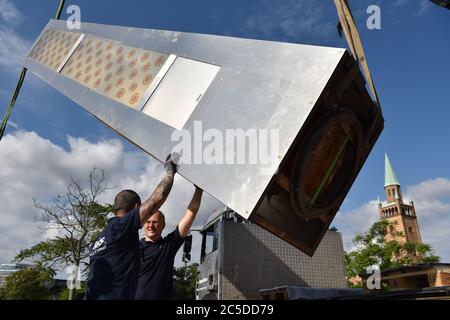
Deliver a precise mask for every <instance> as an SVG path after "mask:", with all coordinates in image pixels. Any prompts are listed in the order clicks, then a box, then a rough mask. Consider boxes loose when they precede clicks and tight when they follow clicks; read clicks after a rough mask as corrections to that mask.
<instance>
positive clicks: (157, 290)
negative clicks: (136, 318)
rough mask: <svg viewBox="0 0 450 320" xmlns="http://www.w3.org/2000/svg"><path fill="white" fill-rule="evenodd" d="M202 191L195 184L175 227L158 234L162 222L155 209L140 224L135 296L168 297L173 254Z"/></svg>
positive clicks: (163, 298)
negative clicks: (138, 265) (140, 234)
mask: <svg viewBox="0 0 450 320" xmlns="http://www.w3.org/2000/svg"><path fill="white" fill-rule="evenodd" d="M202 193H203V191H202V190H201V189H200V188H198V187H197V186H196V187H195V192H194V196H193V197H192V200H191V202H190V204H189V206H188V207H187V209H186V211H185V214H184V216H183V218H182V219H181V221H180V223H179V224H178V226H177V227H176V228H175V230H174V231H173V232H171V233H169V234H168V235H167V236H166V237H164V238H162V237H161V233H162V231H163V229H164V227H165V226H166V221H165V217H164V214H163V213H162V212H161V211H158V212H156V213H154V214H152V215H151V216H150V218H148V220H147V221H146V223H145V224H144V227H143V231H144V234H145V238H143V239H141V243H140V244H141V247H140V250H141V252H140V267H139V280H138V286H137V289H136V296H135V298H136V299H137V300H169V299H171V298H172V286H173V266H174V259H175V255H176V253H177V251H178V249H180V247H181V245H182V244H183V242H184V238H185V237H186V236H187V235H188V234H189V230H190V229H191V226H192V223H193V222H194V219H195V217H196V215H197V212H198V209H199V207H200V202H201V197H202Z"/></svg>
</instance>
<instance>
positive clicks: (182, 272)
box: [173, 263, 198, 300]
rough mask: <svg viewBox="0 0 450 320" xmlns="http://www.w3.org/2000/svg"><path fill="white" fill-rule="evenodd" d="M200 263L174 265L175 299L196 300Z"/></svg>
mask: <svg viewBox="0 0 450 320" xmlns="http://www.w3.org/2000/svg"><path fill="white" fill-rule="evenodd" d="M197 270H198V264H197V263H193V264H191V265H189V266H184V267H180V268H175V267H174V270H173V271H174V272H173V278H174V284H173V289H174V299H175V300H195V289H196V282H197V274H198V271H197Z"/></svg>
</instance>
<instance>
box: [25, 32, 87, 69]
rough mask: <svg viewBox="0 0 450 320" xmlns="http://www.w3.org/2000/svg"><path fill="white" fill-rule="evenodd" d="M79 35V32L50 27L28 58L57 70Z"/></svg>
mask: <svg viewBox="0 0 450 320" xmlns="http://www.w3.org/2000/svg"><path fill="white" fill-rule="evenodd" d="M79 37H80V34H78V33H74V32H67V31H61V30H56V29H51V28H49V29H47V30H45V32H44V34H43V35H42V37H41V38H40V39H39V41H38V42H37V43H36V45H35V46H34V48H33V50H32V51H31V53H30V54H29V56H28V58H30V59H32V60H34V61H36V62H38V63H40V64H43V65H45V66H47V67H49V68H51V69H54V70H57V68H58V67H59V65H60V64H61V62H62V61H63V60H64V58H65V57H66V56H67V55H68V54H69V52H70V49H72V47H73V46H74V45H75V43H76V42H77V40H78V38H79Z"/></svg>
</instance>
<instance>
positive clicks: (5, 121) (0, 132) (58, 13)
mask: <svg viewBox="0 0 450 320" xmlns="http://www.w3.org/2000/svg"><path fill="white" fill-rule="evenodd" d="M64 2H65V0H61V1H60V2H59V6H58V10H56V15H55V19H57V20H58V19H59V18H60V17H61V13H62V10H63V8H64ZM26 74H27V69H25V68H23V69H22V72H21V73H20V77H19V82H17V85H16V90H15V91H14V94H13V96H12V98H11V101H10V102H9V106H8V109H6V114H5V116H4V117H3V120H2V125H1V127H0V141H1V140H2V138H3V134H4V133H5V129H6V125H7V124H8V120H9V116H10V115H11V112H12V109H13V108H14V104H15V103H16V99H17V97H18V95H19V92H20V88H21V87H22V84H23V80H24V79H25V75H26Z"/></svg>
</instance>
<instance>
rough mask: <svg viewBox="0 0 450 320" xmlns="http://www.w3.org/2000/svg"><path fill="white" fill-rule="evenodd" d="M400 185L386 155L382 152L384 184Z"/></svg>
mask: <svg viewBox="0 0 450 320" xmlns="http://www.w3.org/2000/svg"><path fill="white" fill-rule="evenodd" d="M392 185H400V183H399V182H398V179H397V176H396V175H395V172H394V169H393V168H392V164H391V161H390V160H389V157H388V155H387V154H386V153H385V154H384V186H385V187H387V186H392Z"/></svg>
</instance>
